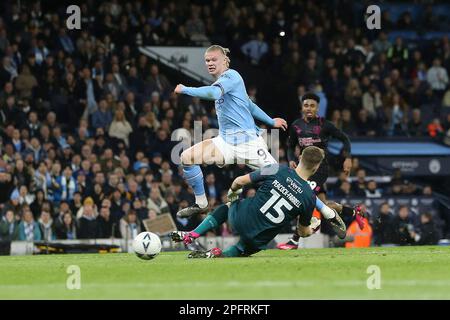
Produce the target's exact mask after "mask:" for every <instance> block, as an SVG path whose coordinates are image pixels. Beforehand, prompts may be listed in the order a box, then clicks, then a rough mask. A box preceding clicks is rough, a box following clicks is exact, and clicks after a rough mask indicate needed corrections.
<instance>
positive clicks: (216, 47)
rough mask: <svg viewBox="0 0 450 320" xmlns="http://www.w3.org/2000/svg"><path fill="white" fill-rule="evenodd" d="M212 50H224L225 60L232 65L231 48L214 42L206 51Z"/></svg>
mask: <svg viewBox="0 0 450 320" xmlns="http://www.w3.org/2000/svg"><path fill="white" fill-rule="evenodd" d="M210 51H220V52H222V54H223V55H224V56H225V60H226V61H227V65H228V66H229V65H230V62H231V60H230V57H228V55H229V54H230V49H228V48H225V47H222V46H220V45H218V44H213V45H212V46H210V47H209V48H208V49H206V51H205V52H210Z"/></svg>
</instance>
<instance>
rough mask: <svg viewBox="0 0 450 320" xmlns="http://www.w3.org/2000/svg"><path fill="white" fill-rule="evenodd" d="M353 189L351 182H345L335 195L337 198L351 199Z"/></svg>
mask: <svg viewBox="0 0 450 320" xmlns="http://www.w3.org/2000/svg"><path fill="white" fill-rule="evenodd" d="M351 188H352V185H351V184H350V182H348V181H346V180H344V181H342V182H341V183H340V186H339V188H338V189H337V190H335V191H334V195H335V196H336V197H350V196H352V195H353V193H352V189H351Z"/></svg>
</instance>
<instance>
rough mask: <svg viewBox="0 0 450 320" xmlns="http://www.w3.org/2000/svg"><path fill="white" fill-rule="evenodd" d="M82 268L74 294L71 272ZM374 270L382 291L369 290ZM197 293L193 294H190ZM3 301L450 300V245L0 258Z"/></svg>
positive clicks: (0, 284) (0, 292)
mask: <svg viewBox="0 0 450 320" xmlns="http://www.w3.org/2000/svg"><path fill="white" fill-rule="evenodd" d="M70 265H77V266H79V267H80V270H81V289H79V290H69V289H67V287H66V281H67V279H68V277H69V276H70V274H68V273H67V268H68V266H70ZM370 265H376V266H378V267H379V268H380V271H381V288H380V289H373V290H369V289H368V288H367V279H368V278H369V277H370V276H371V274H368V273H367V268H368V267H369V266H370ZM192 289H194V290H192ZM0 299H450V247H393V248H392V247H391V248H387V247H386V248H367V249H304V250H296V251H276V250H267V251H263V252H260V253H258V254H256V255H254V256H253V257H250V258H230V259H194V260H192V259H187V252H162V253H161V254H160V255H159V256H158V257H156V259H154V260H150V261H144V260H140V259H138V258H137V257H136V256H134V255H133V254H125V253H122V254H120V253H117V254H83V255H47V256H45V255H40V256H3V257H0Z"/></svg>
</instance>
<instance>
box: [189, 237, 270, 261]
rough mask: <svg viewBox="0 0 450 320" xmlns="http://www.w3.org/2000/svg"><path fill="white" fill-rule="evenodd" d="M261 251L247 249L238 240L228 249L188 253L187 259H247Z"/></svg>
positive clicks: (246, 246)
mask: <svg viewBox="0 0 450 320" xmlns="http://www.w3.org/2000/svg"><path fill="white" fill-rule="evenodd" d="M259 251H261V250H260V249H254V248H253V247H249V246H248V245H246V243H245V242H243V241H242V240H239V242H238V243H237V244H235V245H232V246H230V247H228V248H227V249H225V250H223V251H222V250H221V249H219V248H212V249H211V250H208V251H200V250H197V251H193V252H191V253H189V255H188V258H207V259H208V258H237V257H249V256H251V255H252V254H255V253H257V252H259Z"/></svg>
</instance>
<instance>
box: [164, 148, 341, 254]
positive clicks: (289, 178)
mask: <svg viewBox="0 0 450 320" xmlns="http://www.w3.org/2000/svg"><path fill="white" fill-rule="evenodd" d="M324 156H325V155H324V152H323V150H321V149H320V148H317V147H314V146H311V147H307V148H305V149H304V150H303V152H302V154H301V156H300V161H299V165H298V166H297V168H296V169H295V170H294V169H291V168H288V167H287V166H286V167H284V166H278V165H277V164H274V165H270V166H267V167H264V168H262V169H260V170H257V171H255V172H252V173H250V174H247V175H244V176H240V177H237V178H236V179H235V180H234V181H233V184H232V186H231V189H230V191H229V192H228V198H229V200H230V202H229V203H227V204H224V205H221V206H219V207H218V208H217V209H215V210H214V211H213V212H212V213H210V214H209V215H208V216H207V217H206V218H205V220H203V222H202V223H201V224H200V225H199V226H198V227H197V228H196V229H195V230H193V231H191V232H183V231H175V232H172V233H171V238H172V240H173V241H176V242H181V241H183V242H184V243H185V244H188V243H191V242H192V241H193V240H194V239H196V238H198V237H199V236H201V235H203V234H205V233H206V232H208V231H209V230H211V229H214V228H216V227H217V226H220V225H221V224H222V223H224V222H225V221H227V220H228V222H229V224H230V225H231V228H232V229H233V230H234V232H236V233H237V234H239V236H240V240H239V242H238V243H237V244H236V245H234V246H231V247H229V248H227V249H226V250H224V251H223V252H222V250H221V249H219V248H213V249H211V250H209V251H193V252H191V253H190V254H189V257H190V258H214V257H240V256H249V255H252V254H254V253H256V252H258V251H260V250H264V249H266V245H267V244H268V243H269V242H270V241H271V240H272V239H273V238H275V236H276V235H277V234H278V233H280V232H281V231H282V230H283V228H284V227H286V226H287V225H289V224H290V223H291V221H292V219H294V218H297V217H298V230H299V234H300V235H301V236H302V237H308V236H310V235H311V234H313V233H314V232H316V231H317V230H318V229H319V227H320V220H319V219H317V218H315V217H314V218H313V217H312V213H313V210H314V208H315V207H316V200H317V199H316V196H315V194H314V192H313V190H312V189H311V187H310V186H309V184H308V182H307V180H308V178H309V177H310V176H312V175H313V174H314V173H315V172H316V170H317V168H318V167H319V166H320V164H321V162H322V160H323V159H324ZM256 182H262V185H261V186H260V187H259V189H258V191H257V192H256V195H255V196H254V197H253V198H248V199H244V200H241V201H237V200H238V199H239V194H240V193H241V192H242V187H243V186H245V185H247V184H250V183H256ZM330 210H332V209H330ZM335 217H336V218H335V219H333V220H335V223H336V224H337V227H341V228H344V229H345V225H344V223H343V222H342V220H341V219H340V217H339V215H338V214H335Z"/></svg>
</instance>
